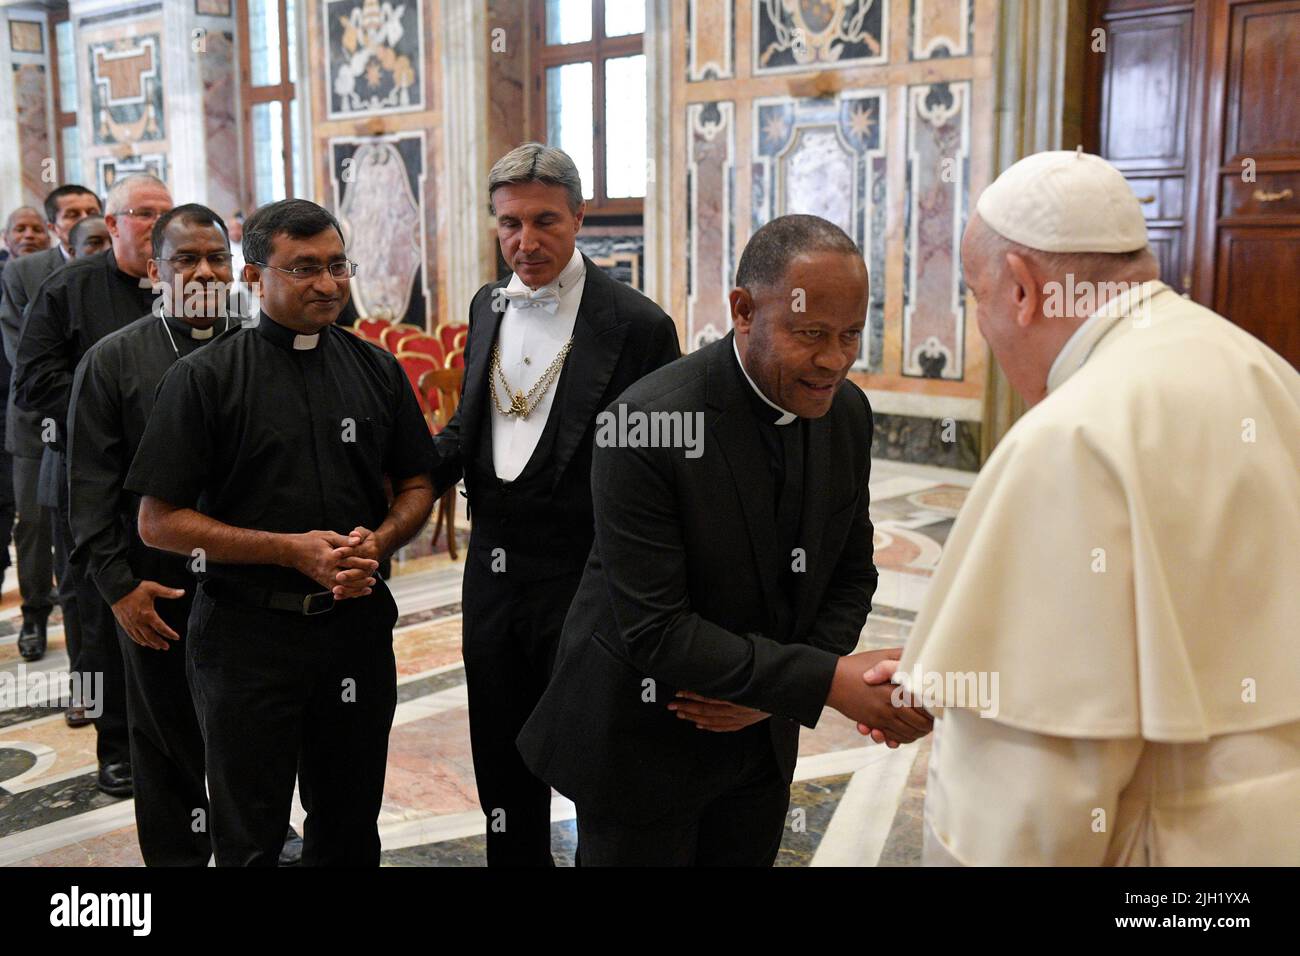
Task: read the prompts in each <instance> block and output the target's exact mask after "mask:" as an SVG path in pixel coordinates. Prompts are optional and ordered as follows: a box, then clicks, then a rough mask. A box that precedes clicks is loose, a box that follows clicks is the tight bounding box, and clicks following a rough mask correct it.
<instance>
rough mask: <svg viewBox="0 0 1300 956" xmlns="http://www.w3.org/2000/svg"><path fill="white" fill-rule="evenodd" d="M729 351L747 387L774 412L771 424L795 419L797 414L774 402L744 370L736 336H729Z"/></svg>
mask: <svg viewBox="0 0 1300 956" xmlns="http://www.w3.org/2000/svg"><path fill="white" fill-rule="evenodd" d="M731 351H732V354H733V355H735V356H736V365H737V366H738V367H739V368H740V374H741V375H743V376H745V381H746V382H748V383H749V387H750V388H752V389H753V390H754V394H755V395H757V396H758V397H759V398H761V399H762V400H763V404H764V405H766V406H767V407H768V408H770V409H771V410H772V411H773V412H775V413H776V418H775V419H774V420H773V421H772V422H771V424H773V425H789V424H790V423H791V422H792V421H795V420H796V419H797V418H798V417H799V416H798V415H796V414H795V413H794V412H787V411H786V410H785V409H784V408H782V407H781V406H780V405H778V404H776V402H774V401H772V400H771V399H770V398H768V397H767V396H766V395H764V394H763V390H762V389H761V388H759V387H758V386H757V385H755V384H754V380H753V379H752V378H750V377H749V373H748V372H747V371H745V363H744V362H742V361H741V360H740V347H739V346H738V345H736V337H735V336H734V335H733V336H732V337H731Z"/></svg>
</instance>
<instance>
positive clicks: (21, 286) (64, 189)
mask: <svg viewBox="0 0 1300 956" xmlns="http://www.w3.org/2000/svg"><path fill="white" fill-rule="evenodd" d="M99 212H100V207H99V199H98V197H97V196H96V195H95V194H94V193H93V192H91V191H90V190H89V189H86V188H85V187H84V186H78V185H76V184H75V183H66V184H64V185H62V186H59V187H57V188H56V189H54V190H52V191H51V192H50V194H49V195H48V196H46V197H45V219H46V225H47V226H48V227H49V231H51V232H53V233H54V236H55V238H56V239H57V240H58V242H57V243H56V244H55V246H54V247H53V248H50V249H47V250H45V251H43V252H36V253H33V254H32V255H30V256H25V257H23V258H22V259H18V260H15V261H13V262H10V263H8V264H7V265H6V266H5V269H4V274H3V277H0V288H2V289H3V294H2V295H0V333H3V339H4V357H5V362H6V363H7V364H8V365H9V366H11V367H12V366H13V365H14V364H15V363H16V361H17V358H18V340H19V338H20V337H21V336H22V329H23V321H24V316H25V312H26V309H27V305H28V303H30V302H31V300H32V299H33V298H34V297H35V295H36V290H37V289H39V288H40V286H41V283H42V282H44V281H45V279H46V278H47V277H49V276H50V275H51V274H52V273H54V272H55V271H57V270H59V269H61V268H63V266H64V265H66V264H67V263H68V262H69V261H71V260H72V258H73V257H74V255H75V247H74V244H73V242H72V230H73V229H74V228H75V227H76V226H77V224H78V223H79V222H81V221H82V220H83V219H85V218H87V217H90V216H98V215H99ZM3 382H4V388H5V444H4V447H5V450H6V451H7V452H8V453H9V454H11V455H13V468H12V475H13V485H14V497H15V499H16V505H17V509H18V522H17V524H16V525H15V527H14V543H15V544H16V545H17V549H18V588H19V591H20V592H21V594H22V611H23V623H22V630H21V631H20V632H19V635H18V651H19V653H20V654H21V655H22V657H23V659H24V660H28V661H35V660H40V659H41V658H42V657H44V656H45V647H46V626H47V622H48V621H49V617H50V611H51V610H52V609H53V606H54V594H53V589H52V586H51V584H52V581H53V578H54V574H55V571H56V568H55V560H54V540H55V538H54V530H55V522H56V520H57V516H56V514H55V513H54V512H53V511H52V510H51V509H48V508H46V507H45V506H44V505H42V504H41V502H40V496H39V494H38V485H39V480H40V472H41V458H42V456H43V454H44V451H45V443H44V442H43V441H42V440H41V415H40V413H38V412H32V411H27V410H25V409H21V408H19V407H18V404H17V403H16V402H15V401H14V392H13V377H12V374H10V375H7V376H5V378H4V379H3ZM58 573H59V577H60V580H62V574H63V572H62V570H61V569H60V570H59V571H58ZM79 638H80V633H79V632H78V633H75V634H74V633H72V632H71V631H69V629H68V627H67V625H66V623H65V625H64V641H65V644H66V646H67V652H68V666H69V669H70V670H72V671H74V672H75V671H78V670H79V669H80V668H79V663H80V661H79V651H80V644H79ZM65 717H66V719H67V721H68V723H69V724H70V725H72V726H81V725H83V724H86V723H88V722H89V721H88V720H87V718H86V717H85V713H84V707H83V706H82V703H81V702H80V701H75V700H74V701H73V702H72V703H71V705H70V706H69V707H68V710H67V712H66V714H65Z"/></svg>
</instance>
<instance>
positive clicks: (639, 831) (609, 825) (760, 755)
mask: <svg viewBox="0 0 1300 956" xmlns="http://www.w3.org/2000/svg"><path fill="white" fill-rule="evenodd" d="M700 733H711V731H705V730H702V731H700ZM735 733H736V734H737V735H738V736H740V739H738V740H737V746H736V747H735V748H734V749H733V750H731V751H729V753H728V757H729V758H730V759H729V762H728V766H727V767H726V768H725V769H726V771H727V772H726V773H722V774H711V775H710V777H709V779H710V780H713V781H717V782H716V783H714V784H712V785H710V784H709V783H708V782H707V781H706V782H702V784H701V790H700V793H699V800H698V801H697V802H694V803H693V804H692V805H691V806H690V807H686V808H683V812H676V811H675V812H673V813H672V814H670V816H669V817H668V818H666V819H664V820H662V821H656V822H655V823H653V824H651V825H649V826H644V827H634V826H629V825H627V824H624V823H622V822H620V821H618V820H616V819H612V818H609V817H600V816H595V815H593V814H591V813H588V812H585V811H584V809H583V807H581V806H579V807H578V857H579V860H580V862H581V865H582V866H771V865H772V863H773V862H774V861H775V860H776V855H777V852H778V851H779V850H780V849H781V836H782V834H783V833H784V832H785V821H786V811H787V810H788V809H789V807H790V785H789V784H788V783H786V782H785V779H784V777H782V775H781V772H780V770H779V769H778V768H777V764H776V756H775V754H773V752H772V741H771V738H770V737H769V735H768V729H767V725H766V723H763V722H760V723H757V724H753V725H751V726H749V727H747V728H745V729H744V730H740V731H736V732H735ZM741 735H743V736H741ZM716 769H720V770H721V769H723V768H721V767H719V768H716Z"/></svg>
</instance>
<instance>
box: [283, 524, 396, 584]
mask: <svg viewBox="0 0 1300 956" xmlns="http://www.w3.org/2000/svg"><path fill="white" fill-rule="evenodd" d="M285 538H286V548H285V552H286V553H285V557H284V560H283V561H282V562H281V563H282V564H283V565H284V566H285V567H290V568H293V569H294V570H295V571H298V572H299V573H301V574H304V575H306V576H307V577H309V578H311V579H312V580H313V581H315V582H316V583H317V584H319V585H320V586H321V587H322V588H324V589H326V590H328V591H331V592H333V594H334V600H336V601H343V600H346V599H347V598H359V597H365V596H366V595H367V594H369V593H370V592H371V590H372V589H373V588H374V586H375V575H376V574H377V573H378V572H379V562H380V561H381V560H383V557H384V551H383V548H382V547H381V542H380V541H379V536H378V535H377V534H376V533H375V532H374V531H371V530H369V529H367V528H363V527H361V526H359V525H358V526H357V527H355V528H353V529H352V530H351V531H350V532H349V533H348V534H346V535H344V534H339V533H338V532H337V531H307V532H305V533H303V534H290V535H285Z"/></svg>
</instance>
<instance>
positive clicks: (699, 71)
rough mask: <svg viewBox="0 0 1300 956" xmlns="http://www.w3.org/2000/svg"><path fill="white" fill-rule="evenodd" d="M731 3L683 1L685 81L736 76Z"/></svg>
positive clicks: (724, 1) (734, 38)
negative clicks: (684, 8) (684, 16)
mask: <svg viewBox="0 0 1300 956" xmlns="http://www.w3.org/2000/svg"><path fill="white" fill-rule="evenodd" d="M732 12H733V7H732V0H686V80H687V82H689V83H695V82H698V81H700V80H726V79H730V78H731V77H733V76H735V75H736V67H735V59H736V56H735V46H736V30H735V27H734V26H733V24H732Z"/></svg>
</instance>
